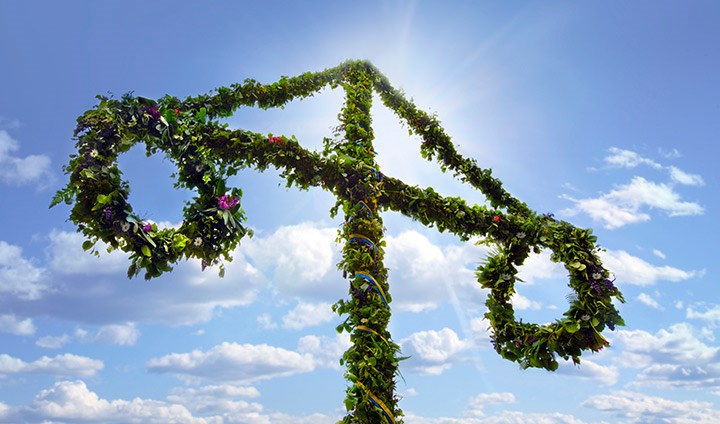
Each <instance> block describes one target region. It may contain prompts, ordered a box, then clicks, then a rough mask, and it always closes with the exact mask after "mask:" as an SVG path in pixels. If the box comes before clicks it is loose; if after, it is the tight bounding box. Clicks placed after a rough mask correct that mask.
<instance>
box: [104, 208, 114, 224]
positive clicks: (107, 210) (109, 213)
mask: <svg viewBox="0 0 720 424" xmlns="http://www.w3.org/2000/svg"><path fill="white" fill-rule="evenodd" d="M103 213H104V214H105V221H107V222H110V218H112V209H110V206H105V209H103Z"/></svg>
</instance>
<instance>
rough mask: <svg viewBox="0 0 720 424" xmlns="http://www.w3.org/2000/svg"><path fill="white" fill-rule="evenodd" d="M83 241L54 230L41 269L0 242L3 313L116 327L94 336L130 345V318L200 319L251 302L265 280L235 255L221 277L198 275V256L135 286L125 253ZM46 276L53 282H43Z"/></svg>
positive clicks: (207, 273) (210, 272)
mask: <svg viewBox="0 0 720 424" xmlns="http://www.w3.org/2000/svg"><path fill="white" fill-rule="evenodd" d="M82 241H83V239H82V237H81V236H80V235H78V234H75V233H65V232H53V233H51V235H50V245H49V247H48V253H49V258H48V262H49V263H50V264H51V265H50V268H49V269H48V270H46V271H42V270H40V269H38V268H35V267H33V266H32V265H31V264H30V262H28V261H26V260H23V259H22V257H21V256H20V250H19V249H18V248H16V247H14V246H9V245H7V244H3V243H2V242H0V293H2V292H10V293H11V294H14V296H0V310H2V311H4V312H5V313H11V314H16V315H20V316H26V317H34V316H49V317H52V318H59V319H63V320H68V321H75V322H80V323H86V324H90V325H100V326H103V325H119V326H120V327H106V328H101V329H100V333H99V334H96V335H95V336H97V337H99V338H100V339H102V340H98V341H105V342H111V343H119V342H120V341H121V339H122V338H123V337H124V343H126V344H129V343H130V342H131V341H132V339H133V337H136V336H137V333H136V332H137V330H132V329H130V327H128V324H127V323H128V322H135V323H140V322H151V323H157V322H161V323H166V324H169V325H189V324H195V323H198V322H204V321H207V320H209V319H210V318H212V316H213V314H214V312H215V310H216V309H220V308H234V307H238V306H244V305H248V304H250V303H252V302H253V301H254V300H255V298H256V295H257V293H258V291H259V290H260V289H261V288H262V287H263V286H264V284H265V280H264V278H263V276H262V275H261V274H260V273H259V272H258V271H257V270H256V269H255V268H254V267H252V266H251V265H250V264H248V263H247V262H246V261H245V260H244V257H243V255H242V254H238V253H237V252H236V254H235V260H234V261H232V262H229V263H227V264H226V269H227V272H226V276H225V277H224V278H219V277H218V276H217V273H216V272H215V271H214V270H207V271H205V272H202V271H201V267H200V263H199V261H196V260H191V261H187V262H181V263H179V264H177V265H176V266H175V269H174V270H173V272H172V273H169V274H166V275H163V276H162V277H160V278H158V279H156V280H154V281H153V282H152V284H140V282H139V281H142V280H141V277H140V279H139V281H138V280H134V281H128V279H127V277H126V272H125V269H126V267H127V265H129V262H128V261H127V259H126V255H125V254H123V253H118V252H113V253H110V254H108V253H102V254H101V255H100V258H97V257H95V256H93V255H90V254H89V253H87V252H83V251H82V249H81V248H80V246H81V244H82ZM68 252H71V254H68ZM6 263H7V266H4V265H5V264H6ZM98 270H100V271H98ZM41 277H42V278H41ZM45 281H51V282H52V286H51V287H48V286H46V285H44V284H43V283H44V282H45ZM41 282H42V283H41ZM30 299H35V300H34V301H28V300H30ZM121 330H122V331H121ZM121 333H122V334H121ZM133 335H135V336H133Z"/></svg>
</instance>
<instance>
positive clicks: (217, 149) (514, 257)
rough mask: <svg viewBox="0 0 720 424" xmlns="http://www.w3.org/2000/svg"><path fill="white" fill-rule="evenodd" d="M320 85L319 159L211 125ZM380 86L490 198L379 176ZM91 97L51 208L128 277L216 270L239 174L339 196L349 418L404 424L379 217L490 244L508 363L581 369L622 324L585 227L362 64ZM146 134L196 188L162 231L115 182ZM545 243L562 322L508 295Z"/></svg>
mask: <svg viewBox="0 0 720 424" xmlns="http://www.w3.org/2000/svg"><path fill="white" fill-rule="evenodd" d="M326 86H330V87H332V88H336V87H341V88H342V89H343V90H344V91H345V93H346V101H345V105H344V106H343V109H342V111H341V113H340V115H339V118H340V125H339V126H338V128H337V130H336V133H335V134H334V137H335V138H334V139H330V138H327V139H325V140H324V141H325V146H324V149H323V151H322V152H311V151H308V150H306V149H304V148H303V147H302V146H300V144H299V143H298V141H297V140H296V139H295V138H294V137H285V136H273V135H272V134H270V135H261V134H257V133H252V132H250V131H245V130H231V129H228V128H227V126H226V125H223V124H220V123H219V122H218V119H219V118H223V117H228V116H231V115H232V114H233V112H234V111H235V110H236V109H238V108H239V107H242V106H253V107H260V108H263V109H267V108H272V107H283V106H284V105H285V104H286V103H287V102H289V101H291V100H294V99H298V98H304V97H308V96H312V95H313V94H314V93H316V92H318V91H319V90H321V89H322V88H324V87H326ZM373 91H375V92H377V93H378V94H379V97H380V99H381V101H382V102H383V103H384V104H385V105H386V106H387V107H389V108H390V109H392V110H393V111H395V113H396V114H397V115H398V117H400V119H401V120H402V121H403V122H404V123H405V124H406V125H407V126H408V130H409V131H410V133H414V134H417V135H418V136H420V137H421V138H422V140H423V142H422V145H421V147H420V153H421V155H422V156H423V157H424V158H426V159H428V160H436V161H437V162H438V163H439V164H440V166H441V169H442V170H443V171H452V173H453V175H454V176H455V177H456V178H459V179H460V180H461V181H463V182H466V183H468V184H470V185H471V186H473V187H475V188H477V189H478V190H479V191H480V192H482V193H483V194H484V195H485V196H486V198H487V202H488V204H489V207H486V206H480V205H472V206H468V205H467V203H466V202H465V201H464V200H462V199H460V198H457V197H443V196H441V195H439V194H438V193H436V192H435V191H434V190H433V189H432V187H428V188H425V189H421V188H419V187H416V186H409V185H407V184H405V183H403V182H402V181H400V180H398V179H395V178H391V177H388V176H385V175H384V174H382V173H381V172H380V170H379V167H378V164H377V163H376V161H375V150H374V149H373V144H372V140H373V138H374V136H373V131H372V127H371V119H370V107H371V102H372V92H373ZM98 99H99V103H98V105H97V106H95V108H93V109H91V110H89V111H87V112H85V113H84V114H83V115H82V116H81V117H79V118H78V125H77V128H76V130H75V136H76V137H77V144H76V146H77V148H78V154H76V155H71V157H70V162H69V164H68V165H67V166H65V168H64V169H65V171H66V173H68V174H69V175H70V179H69V183H68V185H67V186H66V187H65V188H63V189H62V190H60V191H58V193H57V194H56V195H55V197H53V199H52V202H51V206H55V205H57V204H59V203H62V202H64V203H66V204H68V205H72V210H71V213H70V219H71V220H72V221H73V222H74V223H75V224H76V225H77V226H78V230H79V231H80V232H82V233H83V234H84V235H85V236H86V238H87V241H85V243H83V249H85V250H90V249H92V248H93V246H94V245H95V243H96V242H97V241H102V242H104V243H105V244H106V245H107V246H108V251H111V250H114V249H120V250H122V251H125V252H128V253H130V259H131V263H130V267H129V268H128V277H132V276H135V275H137V274H139V273H140V272H143V271H144V273H145V278H147V279H151V278H153V277H157V276H160V275H161V274H163V273H164V272H168V271H170V270H171V267H170V264H173V263H175V262H177V261H178V260H180V259H181V258H185V259H189V258H198V259H200V260H201V263H202V267H203V269H204V268H205V267H206V266H211V265H214V264H220V274H221V275H222V273H223V272H224V268H223V266H222V260H223V259H224V260H231V259H232V258H231V257H230V253H231V252H232V250H233V249H234V248H235V247H236V246H237V245H238V243H239V242H240V240H241V239H242V237H244V236H245V235H249V236H251V235H252V234H251V232H250V230H248V229H247V228H246V227H245V226H244V225H243V222H244V220H245V217H244V212H243V210H242V208H241V206H240V198H241V196H242V191H241V190H240V189H238V188H228V187H227V184H226V182H227V179H228V178H229V177H230V176H232V175H235V174H236V173H237V172H238V170H239V169H241V168H243V167H253V168H255V169H257V170H260V171H262V170H265V169H267V167H268V166H274V167H275V168H277V169H279V170H280V171H281V176H282V177H283V178H284V179H285V180H286V182H287V185H288V187H290V186H296V187H298V188H300V189H308V188H310V187H314V186H320V187H322V188H324V189H326V190H328V191H330V192H332V193H333V194H334V195H335V196H336V197H337V199H338V201H337V203H336V205H335V206H334V207H333V209H332V210H331V214H333V215H334V214H336V213H338V212H339V211H340V210H342V212H343V213H344V216H345V224H344V226H343V227H342V229H341V230H340V231H339V235H338V239H339V240H340V241H344V242H345V244H344V248H343V256H342V260H341V261H340V263H339V264H338V267H339V268H340V269H341V270H342V272H343V276H344V277H345V278H349V279H350V299H349V300H344V299H342V300H340V301H338V302H337V303H336V304H335V305H334V306H333V310H334V311H336V312H337V313H338V314H340V315H343V316H346V319H345V321H344V322H343V323H342V324H341V325H339V326H338V328H337V330H338V331H339V332H342V331H347V332H348V333H350V338H351V341H352V342H353V345H352V347H350V349H348V351H347V352H345V354H344V355H343V357H342V358H341V360H340V361H341V364H343V365H345V366H346V368H347V371H346V373H345V377H346V378H347V379H348V381H349V382H350V383H351V385H350V386H349V387H348V388H347V397H346V400H345V405H346V408H347V410H348V415H347V416H346V417H345V418H344V419H343V422H347V423H351V422H352V423H373V424H374V423H380V422H385V421H387V422H394V421H396V420H397V421H399V420H400V419H401V417H402V411H401V410H400V409H399V408H398V406H397V401H398V399H397V397H396V395H395V377H396V374H397V373H398V363H399V362H400V361H401V360H402V359H405V358H402V357H400V356H399V354H398V353H399V346H398V345H397V344H395V343H394V342H393V341H392V339H391V336H390V333H389V332H388V330H387V324H388V321H389V319H390V314H391V313H390V304H391V302H392V297H391V295H390V291H389V286H388V282H387V269H386V268H385V267H384V265H383V256H384V246H385V242H384V241H383V236H384V227H383V223H382V218H381V216H380V211H382V210H394V211H398V212H401V213H403V214H405V215H407V216H410V217H412V218H413V219H416V220H418V221H420V222H421V223H423V224H424V225H428V226H435V227H437V228H438V230H440V231H450V232H452V233H454V234H456V235H458V236H459V237H460V238H461V239H462V240H468V239H469V238H470V237H473V236H481V237H482V238H483V240H485V241H486V242H487V243H490V244H492V245H493V246H495V248H496V250H497V252H496V253H495V254H494V255H491V256H490V257H489V258H488V259H487V261H486V263H485V264H483V265H481V266H480V267H479V268H478V271H477V277H478V282H479V283H480V284H481V285H482V287H485V288H487V289H489V290H490V294H489V296H488V300H487V302H486V304H487V307H488V311H487V313H486V314H485V317H486V318H487V319H488V321H489V323H490V326H491V327H492V331H493V345H494V346H495V349H496V350H497V351H498V353H499V354H500V355H502V356H503V357H504V358H507V359H509V360H512V361H516V362H518V363H520V364H521V365H522V366H523V367H537V368H545V369H547V370H551V371H554V370H555V369H557V367H558V362H557V360H556V358H555V356H556V355H559V356H561V357H563V358H565V359H568V358H572V360H573V361H574V362H576V363H579V361H580V359H579V358H580V355H581V353H582V351H584V350H591V351H597V350H600V349H602V348H603V347H604V346H606V345H607V341H606V340H605V339H604V338H603V337H602V335H601V332H602V331H603V330H604V328H605V327H606V326H607V327H609V328H610V329H613V328H614V326H616V325H623V321H622V319H621V318H620V316H619V314H618V311H617V310H616V309H615V307H614V305H613V303H612V298H613V297H614V298H616V299H618V300H620V301H622V300H623V299H622V296H621V294H620V292H619V291H618V290H617V288H615V286H614V285H613V281H612V279H611V276H610V273H609V272H608V271H607V270H606V269H605V268H603V266H602V264H601V262H600V259H599V258H598V255H597V252H598V248H597V247H596V246H595V242H596V238H595V237H594V236H592V234H591V232H590V230H583V229H579V228H575V227H573V226H572V225H570V224H568V223H566V222H562V221H557V220H555V219H554V218H552V216H551V215H542V216H539V215H537V214H536V213H534V212H533V211H531V210H530V209H529V208H528V207H527V205H525V204H524V203H523V202H521V201H519V200H518V199H515V198H514V197H512V196H511V195H510V194H509V193H508V192H507V191H505V190H504V188H503V187H502V184H501V182H500V181H499V180H498V179H496V178H494V177H492V173H491V171H490V170H489V169H482V168H480V167H478V166H477V163H476V161H475V160H473V159H466V158H464V157H462V156H461V155H460V154H459V153H458V152H457V150H456V149H455V147H454V145H453V143H452V142H451V140H450V137H448V136H447V135H446V134H445V132H444V130H443V129H442V128H441V126H440V122H439V121H438V119H437V118H436V117H434V116H430V115H428V114H426V113H425V112H423V111H421V110H418V109H417V107H416V106H415V105H414V104H413V103H412V102H410V101H408V100H407V99H406V98H405V97H404V95H403V94H402V93H401V92H400V91H399V90H397V89H395V88H393V87H392V86H391V85H390V83H389V81H388V80H387V78H385V76H383V75H382V74H381V73H380V72H379V71H378V70H377V69H376V68H374V67H373V66H372V65H371V64H370V63H368V62H363V61H349V62H345V63H343V64H341V65H339V66H337V67H335V68H331V69H327V70H325V71H322V72H317V73H305V74H302V75H299V76H296V77H282V78H280V80H279V81H277V82H274V83H272V84H260V83H258V82H256V81H253V80H246V81H245V82H244V83H243V84H234V85H232V86H230V87H221V88H218V89H217V90H216V91H215V92H214V93H212V94H207V95H200V96H197V97H189V98H187V99H185V100H179V99H177V98H175V97H170V96H166V97H164V98H162V99H159V100H157V101H155V100H151V99H146V98H143V97H133V96H131V95H125V96H123V97H122V98H120V99H113V98H107V97H102V96H100V97H98ZM139 142H142V143H144V144H145V147H146V150H147V154H148V155H152V154H156V153H158V152H163V153H164V154H165V155H166V156H167V157H168V158H169V160H171V161H172V162H173V163H174V164H175V165H176V166H177V167H178V172H177V174H176V177H177V182H176V184H175V185H176V187H184V188H189V189H191V190H193V191H194V192H195V193H196V196H195V197H194V198H193V200H192V201H191V202H188V203H187V204H186V205H185V208H184V220H183V222H182V224H181V225H180V226H179V228H162V229H161V228H158V226H157V224H154V223H152V222H151V221H149V220H147V219H145V218H141V217H139V216H138V215H136V214H135V213H134V212H133V208H132V206H131V205H130V204H129V202H128V196H129V191H130V187H129V184H128V183H127V181H124V180H123V179H122V178H121V172H120V170H119V169H118V167H117V157H118V155H120V154H122V153H124V152H126V151H128V150H129V149H130V148H131V147H133V146H134V145H135V144H137V143H139ZM541 249H550V250H552V256H551V258H552V260H553V261H556V262H561V263H563V264H564V265H565V267H566V269H567V270H568V272H569V286H570V287H571V288H572V289H573V291H574V292H575V293H576V297H574V298H573V300H572V302H571V304H570V308H569V310H568V311H567V312H565V313H564V317H563V318H562V319H560V320H558V321H556V322H554V323H552V324H549V325H538V324H529V323H523V322H522V321H520V322H518V321H516V320H515V317H514V311H513V308H512V305H511V303H510V299H511V297H512V294H513V293H514V291H515V290H514V281H515V280H517V277H516V273H517V268H518V267H519V266H520V265H521V264H522V263H523V261H524V260H525V259H526V258H527V257H528V255H529V254H530V252H536V253H537V252H539V251H540V250H541ZM95 253H97V252H95Z"/></svg>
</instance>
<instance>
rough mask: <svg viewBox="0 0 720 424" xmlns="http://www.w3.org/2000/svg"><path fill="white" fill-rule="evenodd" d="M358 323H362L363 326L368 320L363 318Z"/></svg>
mask: <svg viewBox="0 0 720 424" xmlns="http://www.w3.org/2000/svg"><path fill="white" fill-rule="evenodd" d="M360 322H361V323H363V324H367V323H368V320H367V318H363V319H361V320H360Z"/></svg>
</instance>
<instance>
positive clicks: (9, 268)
mask: <svg viewBox="0 0 720 424" xmlns="http://www.w3.org/2000/svg"><path fill="white" fill-rule="evenodd" d="M43 277H44V270H43V269H42V268H37V267H35V266H34V265H33V264H32V263H31V262H30V261H28V260H27V259H25V258H23V257H22V249H20V248H19V247H18V246H13V245H11V244H9V243H6V242H4V241H2V240H0V294H10V295H13V296H17V297H18V298H19V299H23V300H37V299H39V298H40V297H41V296H42V295H43V293H44V292H45V291H46V290H47V286H46V285H45V284H44V283H43ZM0 310H5V311H8V310H9V309H8V308H0Z"/></svg>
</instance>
